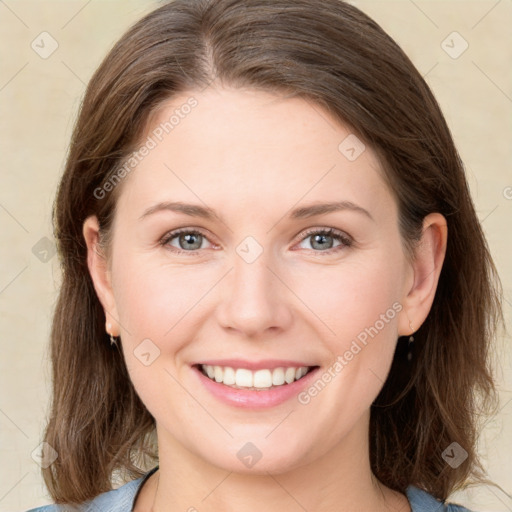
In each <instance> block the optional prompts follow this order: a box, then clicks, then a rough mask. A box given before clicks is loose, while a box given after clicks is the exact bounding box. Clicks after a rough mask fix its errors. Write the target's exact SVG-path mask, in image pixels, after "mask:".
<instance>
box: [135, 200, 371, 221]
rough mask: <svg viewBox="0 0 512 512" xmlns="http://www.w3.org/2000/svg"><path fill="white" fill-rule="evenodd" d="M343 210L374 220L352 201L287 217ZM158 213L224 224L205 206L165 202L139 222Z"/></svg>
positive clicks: (309, 207) (314, 206) (301, 210)
mask: <svg viewBox="0 0 512 512" xmlns="http://www.w3.org/2000/svg"><path fill="white" fill-rule="evenodd" d="M343 210H349V211H353V212H357V213H361V214H363V215H365V216H366V217H368V218H369V219H371V220H373V221H374V220H375V219H374V218H373V217H372V215H371V214H370V212H369V211H368V210H365V209H364V208H363V207H361V206H358V205H357V204H355V203H353V202H352V201H336V202H330V203H312V204H309V205H306V206H301V207H299V208H296V209H294V210H292V211H291V212H290V213H289V214H288V217H289V218H291V219H307V218H309V217H315V216H317V215H325V214H327V213H332V212H338V211H343ZM160 211H172V212H176V213H183V214H185V215H189V216H190V217H201V218H204V219H207V220H212V221H213V220H219V221H220V222H222V223H224V221H223V219H222V217H221V216H220V215H219V214H218V213H216V212H215V210H213V209H212V208H209V207H207V206H201V205H198V204H191V203H183V202H180V201H165V202H161V203H157V204H155V205H153V206H151V207H149V208H148V209H147V210H145V211H144V213H143V214H142V215H141V216H140V217H139V220H143V219H144V218H146V217H148V216H149V215H152V214H154V213H156V212H160Z"/></svg>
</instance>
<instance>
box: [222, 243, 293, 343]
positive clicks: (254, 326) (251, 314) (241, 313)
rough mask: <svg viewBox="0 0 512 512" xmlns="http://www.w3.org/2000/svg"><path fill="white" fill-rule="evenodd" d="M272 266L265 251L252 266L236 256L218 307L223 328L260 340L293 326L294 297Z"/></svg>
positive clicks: (225, 281)
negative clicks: (292, 307) (292, 300)
mask: <svg viewBox="0 0 512 512" xmlns="http://www.w3.org/2000/svg"><path fill="white" fill-rule="evenodd" d="M269 263H270V262H269V261H268V258H267V257H266V253H265V252H263V254H261V255H260V256H259V258H258V259H257V260H256V261H254V262H252V263H248V262H246V261H245V260H244V259H243V258H241V257H239V256H238V255H237V254H235V257H234V259H233V269H232V270H231V272H229V273H228V274H227V275H226V277H225V278H224V284H223V293H222V299H221V303H220V304H219V305H218V308H217V318H218V322H219V324H220V325H221V326H222V328H223V329H226V330H229V331H232V332H237V333H239V334H241V335H243V336H244V337H251V338H259V337H264V336H265V335H268V334H272V335H273V336H275V334H276V333H278V332H280V331H283V330H285V329H287V328H288V327H289V326H290V324H291V321H292V310H291V304H290V303H289V301H290V299H291V295H293V294H291V292H290V290H289V289H288V288H287V286H286V285H285V284H284V282H283V280H282V277H281V276H279V272H277V271H276V270H275V269H274V268H271V267H270V266H269ZM273 266H275V265H273Z"/></svg>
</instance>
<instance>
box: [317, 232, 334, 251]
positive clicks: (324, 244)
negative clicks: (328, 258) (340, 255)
mask: <svg viewBox="0 0 512 512" xmlns="http://www.w3.org/2000/svg"><path fill="white" fill-rule="evenodd" d="M326 238H332V237H331V236H329V235H315V236H314V237H313V240H314V241H313V247H314V246H315V244H316V243H318V241H319V239H321V240H323V241H324V242H325V239H326ZM327 246H329V247H327ZM331 246H332V242H331V243H330V244H326V243H323V244H322V243H320V245H319V248H320V249H325V248H326V247H327V248H328V249H330V248H331Z"/></svg>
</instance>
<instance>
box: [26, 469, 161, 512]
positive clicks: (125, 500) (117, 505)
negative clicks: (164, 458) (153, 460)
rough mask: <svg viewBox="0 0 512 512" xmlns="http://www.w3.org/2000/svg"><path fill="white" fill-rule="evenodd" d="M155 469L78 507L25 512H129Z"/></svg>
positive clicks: (61, 506) (46, 508) (37, 509)
mask: <svg viewBox="0 0 512 512" xmlns="http://www.w3.org/2000/svg"><path fill="white" fill-rule="evenodd" d="M156 469H157V468H154V469H153V470H151V471H150V472H148V473H147V474H146V475H144V476H143V477H141V478H138V479H137V480H132V481H131V482H128V483H127V484H124V485H122V486H121V487H119V488H118V489H114V490H112V491H107V492H104V493H103V494H100V495H99V496H96V498H94V499H92V500H90V501H87V502H85V503H82V504H80V505H68V504H61V505H45V506H43V507H39V508H33V509H30V510H28V511H27V512H131V510H132V508H133V504H134V502H135V498H136V497H137V493H138V491H139V489H140V488H141V487H142V484H143V483H144V482H145V481H146V479H147V478H149V476H150V475H151V474H153V472H154V471H155V470H156Z"/></svg>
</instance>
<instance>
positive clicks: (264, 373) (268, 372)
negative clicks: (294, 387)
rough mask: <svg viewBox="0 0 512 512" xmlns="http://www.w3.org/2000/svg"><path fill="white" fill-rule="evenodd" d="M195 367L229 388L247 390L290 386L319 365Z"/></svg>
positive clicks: (203, 365) (201, 365)
mask: <svg viewBox="0 0 512 512" xmlns="http://www.w3.org/2000/svg"><path fill="white" fill-rule="evenodd" d="M193 368H196V369H197V370H198V371H200V372H201V373H202V374H203V375H204V376H205V377H207V378H208V379H210V380H211V381H214V382H217V383H218V384H223V385H224V386H227V387H229V388H233V389H241V390H245V391H268V390H271V389H277V388H282V387H286V386H289V385H291V384H293V383H294V382H297V381H299V380H301V379H303V378H304V377H305V376H306V375H308V374H309V373H310V372H312V371H313V370H316V369H317V368H319V366H281V367H277V368H263V369H259V370H255V371H253V370H250V369H248V368H234V367H232V366H217V365H208V364H195V365H193Z"/></svg>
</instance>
